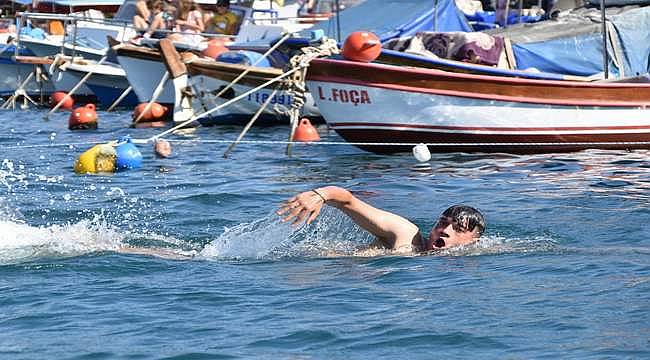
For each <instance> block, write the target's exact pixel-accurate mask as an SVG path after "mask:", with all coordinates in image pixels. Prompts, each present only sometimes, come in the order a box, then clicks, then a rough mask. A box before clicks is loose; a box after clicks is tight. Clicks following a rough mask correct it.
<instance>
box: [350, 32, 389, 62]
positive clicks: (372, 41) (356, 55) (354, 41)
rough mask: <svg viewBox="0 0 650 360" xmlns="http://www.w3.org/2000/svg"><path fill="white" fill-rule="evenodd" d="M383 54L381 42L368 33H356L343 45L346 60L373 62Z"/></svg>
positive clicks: (375, 36)
mask: <svg viewBox="0 0 650 360" xmlns="http://www.w3.org/2000/svg"><path fill="white" fill-rule="evenodd" d="M380 53H381V41H379V38H378V37H377V35H375V34H373V33H371V32H368V31H355V32H353V33H352V34H350V35H349V36H348V37H347V38H346V39H345V42H344V43H343V48H342V49H341V54H342V55H343V57H344V58H345V59H346V60H351V61H358V62H372V61H373V60H375V59H377V58H378V57H379V54H380Z"/></svg>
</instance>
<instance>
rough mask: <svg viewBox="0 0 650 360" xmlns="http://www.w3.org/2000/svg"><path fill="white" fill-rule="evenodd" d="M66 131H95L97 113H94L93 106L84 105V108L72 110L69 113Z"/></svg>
mask: <svg viewBox="0 0 650 360" xmlns="http://www.w3.org/2000/svg"><path fill="white" fill-rule="evenodd" d="M68 129H70V130H85V129H97V112H96V111H95V104H86V106H81V107H78V108H76V109H74V110H72V112H71V113H70V119H69V120H68Z"/></svg>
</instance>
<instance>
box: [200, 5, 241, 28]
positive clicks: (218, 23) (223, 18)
mask: <svg viewBox="0 0 650 360" xmlns="http://www.w3.org/2000/svg"><path fill="white" fill-rule="evenodd" d="M238 23H239V18H238V17H237V15H235V13H233V12H232V11H230V1H229V0H218V1H217V13H216V14H215V15H214V16H212V18H210V20H209V22H208V29H207V32H209V33H213V34H222V35H235V32H236V31H237V30H236V29H237V24H238Z"/></svg>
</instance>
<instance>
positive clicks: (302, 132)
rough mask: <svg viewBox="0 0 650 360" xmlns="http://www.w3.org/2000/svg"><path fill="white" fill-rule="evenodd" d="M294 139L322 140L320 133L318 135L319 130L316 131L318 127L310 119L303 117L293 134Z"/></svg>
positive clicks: (306, 140)
mask: <svg viewBox="0 0 650 360" xmlns="http://www.w3.org/2000/svg"><path fill="white" fill-rule="evenodd" d="M293 140H295V141H304V142H311V141H318V140H320V135H318V131H316V128H315V127H314V125H312V124H311V122H310V121H309V119H307V118H302V119H300V123H299V124H298V127H296V132H295V133H294V134H293Z"/></svg>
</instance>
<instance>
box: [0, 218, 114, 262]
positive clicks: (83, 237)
mask: <svg viewBox="0 0 650 360" xmlns="http://www.w3.org/2000/svg"><path fill="white" fill-rule="evenodd" d="M122 241H123V237H122V236H121V235H120V234H119V233H118V232H117V231H116V230H115V229H113V228H111V227H110V226H108V225H107V224H105V223H103V222H101V221H98V220H97V219H95V220H93V221H91V220H82V221H80V222H78V223H76V224H65V225H51V226H31V225H28V224H25V223H22V222H19V221H18V222H15V221H11V220H0V265H6V264H15V263H21V262H25V261H31V260H36V259H40V258H46V257H72V256H79V255H84V254H89V253H93V252H98V251H115V250H117V249H119V248H120V246H121V244H122Z"/></svg>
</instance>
